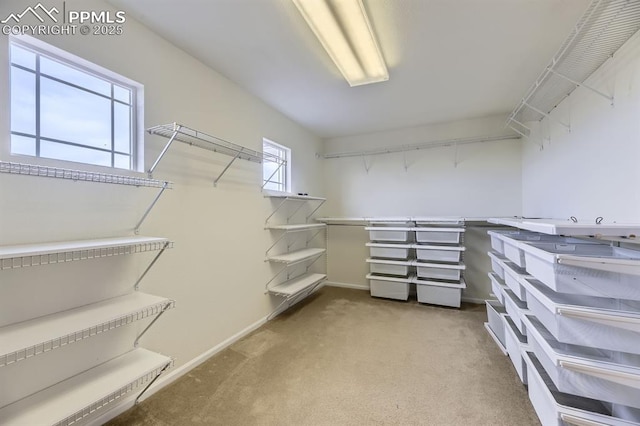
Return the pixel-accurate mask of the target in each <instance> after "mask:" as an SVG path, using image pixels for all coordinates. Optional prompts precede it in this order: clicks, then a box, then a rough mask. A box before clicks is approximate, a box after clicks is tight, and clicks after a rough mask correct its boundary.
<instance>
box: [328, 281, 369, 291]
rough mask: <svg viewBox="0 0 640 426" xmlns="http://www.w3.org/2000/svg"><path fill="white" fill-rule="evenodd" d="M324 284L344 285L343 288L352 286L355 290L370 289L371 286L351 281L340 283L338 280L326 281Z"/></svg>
mask: <svg viewBox="0 0 640 426" xmlns="http://www.w3.org/2000/svg"><path fill="white" fill-rule="evenodd" d="M324 285H326V286H329V287H342V288H352V289H354V290H366V291H369V286H368V285H364V284H351V283H339V282H336V281H325V282H324Z"/></svg>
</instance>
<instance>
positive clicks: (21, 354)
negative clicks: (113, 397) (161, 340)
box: [0, 292, 174, 367]
mask: <svg viewBox="0 0 640 426" xmlns="http://www.w3.org/2000/svg"><path fill="white" fill-rule="evenodd" d="M173 305H174V301H173V300H171V299H167V298H165V297H159V296H153V295H150V294H145V293H139V292H134V293H131V294H128V295H125V296H120V297H115V298H112V299H108V300H104V301H101V302H98V303H93V304H90V305H86V306H82V307H79V308H75V309H70V310H68V311H64V312H59V313H55V314H52V315H47V316H44V317H40V318H36V319H33V320H29V321H24V322H20V323H17V324H11V325H8V326H5V327H2V328H0V367H3V366H5V365H8V364H13V363H14V362H18V361H22V360H25V359H27V358H30V357H32V356H36V355H39V354H42V353H44V352H48V351H50V350H53V349H57V348H59V347H61V346H65V345H67V344H70V343H74V342H77V341H79V340H83V339H86V338H89V337H92V336H95V335H96V334H99V333H103V332H105V331H109V330H112V329H114V328H118V327H121V326H124V325H127V324H130V323H132V322H134V321H138V320H142V319H144V318H147V317H151V316H154V315H157V314H159V313H161V312H163V311H164V310H166V309H168V308H171V307H173Z"/></svg>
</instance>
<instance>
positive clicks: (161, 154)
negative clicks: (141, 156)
mask: <svg viewBox="0 0 640 426" xmlns="http://www.w3.org/2000/svg"><path fill="white" fill-rule="evenodd" d="M181 128H182V126H181V125H177V126H175V130H174V131H173V134H172V135H171V137H170V138H169V142H167V144H166V145H165V146H164V148H163V149H162V152H160V155H159V156H158V158H156V161H154V162H153V165H152V166H151V168H150V169H149V171H148V172H147V173H148V174H149V177H151V176H152V175H153V171H154V170H155V169H156V167H157V166H158V163H159V162H160V160H162V157H164V154H166V153H167V150H168V149H169V147H170V146H171V144H172V143H173V141H174V140H175V139H176V136H178V132H179V131H180V129H181Z"/></svg>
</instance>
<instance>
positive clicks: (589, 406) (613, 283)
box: [487, 218, 640, 426]
mask: <svg viewBox="0 0 640 426" xmlns="http://www.w3.org/2000/svg"><path fill="white" fill-rule="evenodd" d="M489 222H492V223H497V224H501V225H517V226H521V227H523V228H524V229H521V230H517V231H489V234H490V236H491V247H492V249H493V250H492V251H491V252H489V257H490V259H491V264H492V267H493V273H490V274H489V277H490V279H491V283H492V290H493V293H494V295H496V297H497V298H498V301H488V302H487V315H488V317H489V320H490V324H494V325H495V326H494V325H491V331H492V337H494V338H496V336H497V335H498V334H499V333H497V332H496V331H495V329H500V326H499V325H498V324H497V321H498V319H502V321H503V329H504V331H505V333H504V334H505V342H506V345H505V346H506V348H507V351H508V353H509V356H510V358H511V360H512V362H513V364H514V366H515V368H516V371H517V373H518V376H519V377H520V379H521V380H522V382H523V383H526V384H528V391H529V397H530V399H531V402H532V404H533V406H534V408H535V410H536V413H537V414H538V417H539V418H540V420H541V422H542V424H543V425H545V426H546V425H560V424H572V425H640V285H638V283H640V250H635V249H630V248H622V247H619V246H618V244H619V243H618V242H616V241H618V240H619V241H625V242H627V241H628V242H629V244H627V245H626V247H633V243H632V242H633V239H632V238H629V237H631V236H633V235H639V234H638V233H639V232H640V224H618V223H613V224H606V223H602V222H601V221H600V220H599V221H598V223H593V224H586V223H577V222H575V221H574V220H570V221H560V220H544V219H502V218H496V219H490V220H489ZM536 231H537V232H536ZM559 232H562V233H563V235H553V233H559ZM594 235H595V236H598V238H593V237H590V236H594ZM615 237H622V238H621V239H620V238H615ZM604 238H607V239H608V240H609V241H605V240H604ZM638 248H639V249H640V246H638ZM501 312H506V315H504V314H503V315H500V314H499V313H501ZM497 340H499V339H497ZM505 346H503V347H505ZM503 347H501V349H503Z"/></svg>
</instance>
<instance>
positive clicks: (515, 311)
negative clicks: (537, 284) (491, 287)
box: [502, 289, 530, 336]
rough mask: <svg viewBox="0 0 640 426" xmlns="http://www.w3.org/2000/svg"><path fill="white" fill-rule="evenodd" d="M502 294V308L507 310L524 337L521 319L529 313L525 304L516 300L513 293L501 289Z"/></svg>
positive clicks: (523, 326)
mask: <svg viewBox="0 0 640 426" xmlns="http://www.w3.org/2000/svg"><path fill="white" fill-rule="evenodd" d="M502 294H504V308H505V309H506V310H507V314H508V315H509V316H510V317H511V319H512V320H513V323H514V324H515V325H516V327H517V328H518V330H519V331H520V333H522V334H524V335H525V336H526V334H527V328H526V326H525V323H524V321H523V318H524V316H525V315H528V314H529V313H530V312H529V309H528V307H527V303H526V302H523V301H522V300H520V299H518V298H517V297H516V295H515V294H513V291H511V290H509V289H503V290H502Z"/></svg>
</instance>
